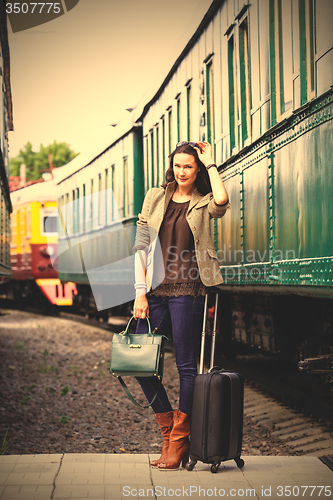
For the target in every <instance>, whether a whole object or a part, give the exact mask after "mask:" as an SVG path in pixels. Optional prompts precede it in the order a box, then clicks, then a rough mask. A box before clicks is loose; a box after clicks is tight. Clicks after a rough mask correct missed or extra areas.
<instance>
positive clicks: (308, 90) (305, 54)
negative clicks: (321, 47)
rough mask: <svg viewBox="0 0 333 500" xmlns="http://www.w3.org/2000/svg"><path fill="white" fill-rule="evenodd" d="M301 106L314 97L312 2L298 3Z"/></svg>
mask: <svg viewBox="0 0 333 500" xmlns="http://www.w3.org/2000/svg"><path fill="white" fill-rule="evenodd" d="M299 28H300V29H299V36H300V61H301V63H300V80H301V82H300V83H301V105H302V104H305V103H306V102H307V101H309V100H310V99H312V98H313V97H315V46H314V38H315V37H314V0H303V1H300V2H299Z"/></svg>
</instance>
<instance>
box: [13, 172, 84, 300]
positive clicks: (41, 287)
mask: <svg viewBox="0 0 333 500" xmlns="http://www.w3.org/2000/svg"><path fill="white" fill-rule="evenodd" d="M11 201H12V206H13V212H12V214H11V233H12V235H11V248H10V254H11V266H12V280H11V281H10V283H9V284H8V290H7V296H8V297H10V298H13V299H14V300H15V301H18V302H27V303H29V304H30V303H36V302H38V303H40V300H43V299H44V304H50V303H51V304H54V305H57V306H68V305H72V294H73V293H75V291H76V287H75V284H73V283H68V284H62V283H61V282H60V280H59V279H58V271H57V251H58V230H57V210H56V209H57V202H56V191H55V185H54V182H53V181H52V180H50V181H42V182H37V183H35V184H32V185H30V186H27V187H23V188H20V189H17V190H15V191H13V192H12V193H11ZM40 292H42V295H41V293H40ZM45 299H46V300H45Z"/></svg>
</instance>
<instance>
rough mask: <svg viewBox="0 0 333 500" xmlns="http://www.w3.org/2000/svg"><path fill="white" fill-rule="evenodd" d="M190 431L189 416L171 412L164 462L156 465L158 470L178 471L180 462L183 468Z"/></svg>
mask: <svg viewBox="0 0 333 500" xmlns="http://www.w3.org/2000/svg"><path fill="white" fill-rule="evenodd" d="M190 431H191V416H190V415H188V414H187V413H183V412H182V411H180V410H176V411H174V412H173V428H172V431H171V434H170V439H169V449H168V454H167V457H166V460H164V461H163V462H160V463H159V464H158V468H159V469H178V468H179V465H180V462H182V466H183V467H185V464H186V462H187V461H188V456H189V440H188V436H189V435H190Z"/></svg>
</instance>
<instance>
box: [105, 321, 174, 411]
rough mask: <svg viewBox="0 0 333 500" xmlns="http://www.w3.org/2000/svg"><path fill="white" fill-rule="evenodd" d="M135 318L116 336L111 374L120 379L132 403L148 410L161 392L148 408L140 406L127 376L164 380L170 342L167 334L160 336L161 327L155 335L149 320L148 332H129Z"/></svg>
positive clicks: (112, 349)
mask: <svg viewBox="0 0 333 500" xmlns="http://www.w3.org/2000/svg"><path fill="white" fill-rule="evenodd" d="M133 319H134V316H132V317H131V319H130V320H129V322H128V324H127V326H126V330H125V331H123V332H121V333H115V334H114V335H113V339H112V347H111V360H110V373H111V374H112V375H113V376H114V377H117V378H118V380H119V382H120V383H121V385H122V387H123V389H124V391H125V392H126V394H127V396H128V397H129V398H130V400H131V401H132V402H133V403H134V404H135V405H136V406H140V407H141V408H148V407H149V406H151V405H152V404H153V402H154V401H155V399H156V397H157V394H158V391H157V392H156V394H155V395H154V397H153V399H152V400H151V401H150V403H149V404H148V405H146V406H142V405H140V404H139V403H138V402H137V401H135V399H134V398H133V396H132V395H131V393H130V392H129V390H128V388H127V386H126V384H125V382H124V381H123V379H122V378H121V376H122V375H123V376H124V375H131V376H133V377H159V379H162V376H163V366H164V352H163V347H164V342H165V340H168V338H167V337H165V335H159V334H158V333H156V332H157V328H155V330H154V331H153V332H152V331H151V326H150V321H149V318H148V317H146V320H147V323H148V333H134V334H130V333H129V327H130V324H131V322H132V320H133Z"/></svg>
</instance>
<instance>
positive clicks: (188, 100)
mask: <svg viewBox="0 0 333 500" xmlns="http://www.w3.org/2000/svg"><path fill="white" fill-rule="evenodd" d="M191 99H192V96H191V85H188V86H187V89H186V101H187V140H188V141H190V140H191V133H192V130H191V106H192V100H191Z"/></svg>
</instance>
